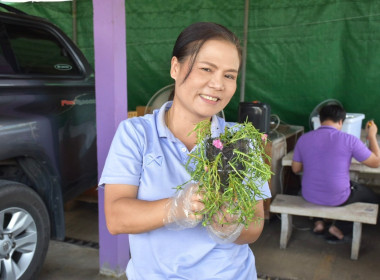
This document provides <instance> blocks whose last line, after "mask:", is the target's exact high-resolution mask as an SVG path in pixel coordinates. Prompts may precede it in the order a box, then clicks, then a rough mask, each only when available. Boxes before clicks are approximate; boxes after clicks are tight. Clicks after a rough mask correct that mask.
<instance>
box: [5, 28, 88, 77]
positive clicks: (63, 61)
mask: <svg viewBox="0 0 380 280" xmlns="http://www.w3.org/2000/svg"><path fill="white" fill-rule="evenodd" d="M5 28H6V32H7V37H8V40H9V43H10V46H11V48H12V51H13V53H14V56H15V59H16V61H17V64H18V71H19V73H18V74H29V75H30V74H36V75H49V76H51V75H54V76H65V77H66V76H78V75H80V74H81V71H80V69H79V68H78V66H77V65H76V64H75V62H74V60H73V59H72V57H71V55H70V53H69V52H68V51H67V50H66V49H65V47H64V46H63V45H62V44H61V43H60V42H59V40H58V39H57V38H56V37H55V36H54V35H53V34H50V33H49V32H47V31H45V30H43V29H39V28H35V27H29V26H25V25H16V24H6V25H5Z"/></svg>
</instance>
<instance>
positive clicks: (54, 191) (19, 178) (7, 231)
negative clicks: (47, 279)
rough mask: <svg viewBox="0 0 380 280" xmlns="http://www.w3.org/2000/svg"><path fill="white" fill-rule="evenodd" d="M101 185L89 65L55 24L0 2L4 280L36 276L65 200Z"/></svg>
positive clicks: (61, 225) (57, 235)
mask: <svg viewBox="0 0 380 280" xmlns="http://www.w3.org/2000/svg"><path fill="white" fill-rule="evenodd" d="M96 182H97V160H96V124H95V85H94V73H93V70H92V68H91V66H90V65H89V63H88V62H87V60H86V59H85V57H84V56H83V54H82V53H81V51H80V50H79V49H78V48H77V47H76V46H75V44H74V43H73V42H72V41H71V40H70V39H69V38H68V37H67V36H66V35H65V34H64V33H63V32H62V31H61V30H60V29H59V28H57V27H56V26H55V25H53V24H51V23H49V22H48V21H46V20H45V19H42V18H38V17H34V16H29V15H26V14H25V13H23V12H21V11H18V10H15V9H14V8H12V7H9V6H7V5H4V4H0V279H7V280H13V279H37V275H38V273H39V271H40V269H41V267H42V265H43V262H44V259H45V256H46V253H47V249H48V246H49V241H50V239H56V240H63V239H64V238H65V220H64V209H63V206H64V203H65V202H67V201H69V200H71V199H73V198H75V197H76V196H78V195H79V194H81V193H83V192H84V191H85V190H88V189H90V188H92V187H94V186H95V185H96Z"/></svg>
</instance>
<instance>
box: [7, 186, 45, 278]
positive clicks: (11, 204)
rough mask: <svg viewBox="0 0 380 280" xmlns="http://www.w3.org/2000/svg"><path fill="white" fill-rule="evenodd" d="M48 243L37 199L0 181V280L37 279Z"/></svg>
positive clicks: (28, 190)
mask: <svg viewBox="0 0 380 280" xmlns="http://www.w3.org/2000/svg"><path fill="white" fill-rule="evenodd" d="M49 241H50V221H49V214H48V212H47V209H46V206H45V204H44V202H43V201H42V199H41V198H40V197H39V195H38V194H37V193H36V192H35V191H34V190H33V189H31V188H30V187H28V186H26V185H24V184H21V183H17V182H12V181H4V180H0V279H7V280H16V279H17V280H18V279H20V280H28V279H37V275H38V273H39V271H40V270H41V268H42V265H43V263H44V260H45V256H46V253H47V250H48V247H49Z"/></svg>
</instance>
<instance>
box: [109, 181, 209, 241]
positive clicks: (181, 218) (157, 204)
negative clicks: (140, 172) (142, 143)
mask: <svg viewBox="0 0 380 280" xmlns="http://www.w3.org/2000/svg"><path fill="white" fill-rule="evenodd" d="M137 190H138V187H137V186H133V185H117V184H106V185H105V194H104V209H105V216H106V223H107V228H108V230H109V232H110V233H111V234H120V233H142V232H147V231H151V230H154V229H157V228H160V227H163V226H166V225H168V226H169V227H170V228H173V229H184V228H191V227H194V226H196V225H197V224H198V223H199V221H200V220H202V215H197V214H195V213H196V212H198V211H201V210H203V208H204V205H203V203H202V202H201V200H202V196H201V194H199V192H198V191H197V190H198V185H196V184H189V185H187V186H186V187H185V188H184V189H182V190H181V191H179V192H177V193H176V194H175V195H174V196H173V197H171V198H166V199H160V200H156V201H145V200H140V199H137Z"/></svg>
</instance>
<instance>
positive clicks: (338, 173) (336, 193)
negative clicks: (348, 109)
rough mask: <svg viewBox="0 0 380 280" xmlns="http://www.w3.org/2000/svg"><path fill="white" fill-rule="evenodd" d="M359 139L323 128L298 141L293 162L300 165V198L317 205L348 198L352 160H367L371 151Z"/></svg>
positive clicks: (332, 204) (333, 129) (337, 202)
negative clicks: (300, 163)
mask: <svg viewBox="0 0 380 280" xmlns="http://www.w3.org/2000/svg"><path fill="white" fill-rule="evenodd" d="M359 142H360V139H358V138H357V137H355V136H353V135H350V134H347V133H345V132H342V131H340V130H338V129H337V128H335V127H333V126H328V125H323V126H321V127H319V128H318V129H317V130H314V131H310V132H308V133H306V134H305V135H303V136H302V137H301V138H300V139H299V140H298V142H297V145H296V148H295V153H294V158H293V160H295V161H297V162H302V164H303V177H302V196H303V197H304V198H305V199H306V200H308V201H310V202H312V203H316V204H323V205H331V206H335V205H340V204H342V203H344V202H345V201H346V200H347V198H348V197H349V195H350V174H349V168H350V164H351V159H352V157H354V158H355V159H356V160H358V161H363V160H365V159H367V158H368V157H369V155H370V151H369V150H368V149H367V148H366V147H365V146H364V145H362V144H361V142H360V143H359Z"/></svg>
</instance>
